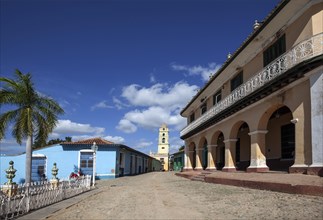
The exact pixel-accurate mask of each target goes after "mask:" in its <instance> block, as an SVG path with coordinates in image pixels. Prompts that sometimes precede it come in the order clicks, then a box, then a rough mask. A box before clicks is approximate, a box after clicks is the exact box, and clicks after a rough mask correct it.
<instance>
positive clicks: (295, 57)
mask: <svg viewBox="0 0 323 220" xmlns="http://www.w3.org/2000/svg"><path fill="white" fill-rule="evenodd" d="M322 48H323V34H322V33H320V34H318V35H315V36H313V37H311V38H310V39H307V40H305V41H303V42H301V43H299V44H297V45H296V46H294V47H292V49H290V50H289V51H287V52H286V53H284V54H283V55H281V56H280V57H278V58H277V59H275V60H274V61H273V62H271V63H270V64H268V65H267V66H266V67H265V68H264V69H262V70H261V72H259V73H258V74H256V75H254V76H253V77H251V78H250V79H249V80H248V81H247V82H245V83H243V84H242V85H241V86H239V87H238V88H236V89H235V90H233V91H232V92H231V94H230V95H228V96H226V97H225V98H224V99H223V100H221V101H220V102H219V103H217V104H216V105H215V106H213V107H212V108H211V109H210V110H208V111H207V112H206V113H205V114H203V115H202V116H201V117H199V118H198V119H196V120H195V121H193V122H192V123H190V124H189V125H187V126H186V127H185V128H184V129H183V130H182V131H181V132H180V136H184V135H185V134H187V133H189V132H190V131H192V130H194V129H195V128H196V127H198V126H199V125H201V124H203V123H204V122H206V121H208V120H209V119H211V118H213V117H214V116H215V115H217V114H219V113H220V112H222V111H223V110H224V109H227V108H230V106H232V105H233V104H234V103H236V102H237V101H239V100H241V99H242V98H244V97H246V96H248V95H250V94H251V93H253V92H256V90H258V89H259V88H261V87H262V86H264V85H265V84H266V83H269V82H270V81H272V80H273V79H275V78H277V77H278V76H280V75H282V74H283V73H285V72H286V71H287V70H289V69H291V68H292V67H294V66H296V65H297V64H299V63H301V62H303V61H305V60H308V59H311V58H313V57H316V56H318V55H321V54H322V51H323V49H322Z"/></svg>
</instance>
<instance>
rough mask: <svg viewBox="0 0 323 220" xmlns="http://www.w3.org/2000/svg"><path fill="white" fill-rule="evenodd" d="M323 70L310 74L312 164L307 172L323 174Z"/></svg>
mask: <svg viewBox="0 0 323 220" xmlns="http://www.w3.org/2000/svg"><path fill="white" fill-rule="evenodd" d="M322 72H323V70H322V68H321V69H319V71H318V72H316V73H315V74H313V75H311V76H310V84H311V116H312V117H311V126H312V128H311V131H312V132H311V133H312V164H311V165H310V166H309V168H308V170H307V173H308V174H314V175H319V176H323V99H322V97H323V74H322Z"/></svg>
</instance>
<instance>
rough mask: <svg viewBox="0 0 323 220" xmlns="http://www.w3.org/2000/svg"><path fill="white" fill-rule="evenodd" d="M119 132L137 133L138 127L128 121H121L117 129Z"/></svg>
mask: <svg viewBox="0 0 323 220" xmlns="http://www.w3.org/2000/svg"><path fill="white" fill-rule="evenodd" d="M116 128H117V129H118V130H120V131H123V132H124V133H128V134H130V133H134V132H136V131H137V127H136V125H134V124H133V123H132V122H131V121H129V120H127V119H121V120H120V121H119V124H118V125H117V127H116Z"/></svg>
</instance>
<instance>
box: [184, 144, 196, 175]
mask: <svg viewBox="0 0 323 220" xmlns="http://www.w3.org/2000/svg"><path fill="white" fill-rule="evenodd" d="M193 152H194V151H189V149H188V148H185V152H184V163H185V164H184V171H189V170H193V167H192V161H191V159H192V157H193Z"/></svg>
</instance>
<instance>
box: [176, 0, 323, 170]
mask: <svg viewBox="0 0 323 220" xmlns="http://www.w3.org/2000/svg"><path fill="white" fill-rule="evenodd" d="M322 18H323V2H322V1H319V0H293V1H290V0H282V1H281V2H280V3H279V4H278V5H277V6H276V7H275V8H274V9H273V11H272V12H271V13H270V14H269V15H268V16H267V17H266V18H265V20H264V21H262V22H260V23H259V22H257V21H256V22H255V25H254V26H253V27H252V24H250V27H249V28H250V30H251V31H252V32H251V34H250V35H249V36H248V37H247V39H245V40H244V41H243V42H242V44H241V45H240V47H239V48H238V49H237V50H236V51H235V52H234V53H232V55H231V54H230V55H229V56H227V59H226V61H225V62H224V64H223V65H222V67H221V68H220V69H219V70H218V71H217V72H216V73H214V75H213V76H212V77H211V78H210V80H209V81H208V82H207V83H206V84H205V85H204V86H203V87H202V88H201V89H200V90H199V91H198V93H197V94H196V95H195V96H194V97H193V98H192V99H191V100H190V101H189V103H188V104H187V105H186V106H185V107H184V108H183V110H182V111H181V115H182V116H183V117H185V118H186V119H187V126H186V127H185V128H184V129H183V130H182V131H181V132H180V136H181V138H182V139H183V140H185V170H192V169H194V170H202V169H206V170H222V171H231V172H232V171H233V172H234V171H236V170H241V171H247V172H266V171H269V170H273V171H287V172H290V173H293V172H296V173H304V174H305V173H306V174H314V175H320V176H323V144H322V143H323V99H322V97H323V68H322V63H323V47H322V42H323V19H322ZM246 28H248V27H246Z"/></svg>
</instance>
